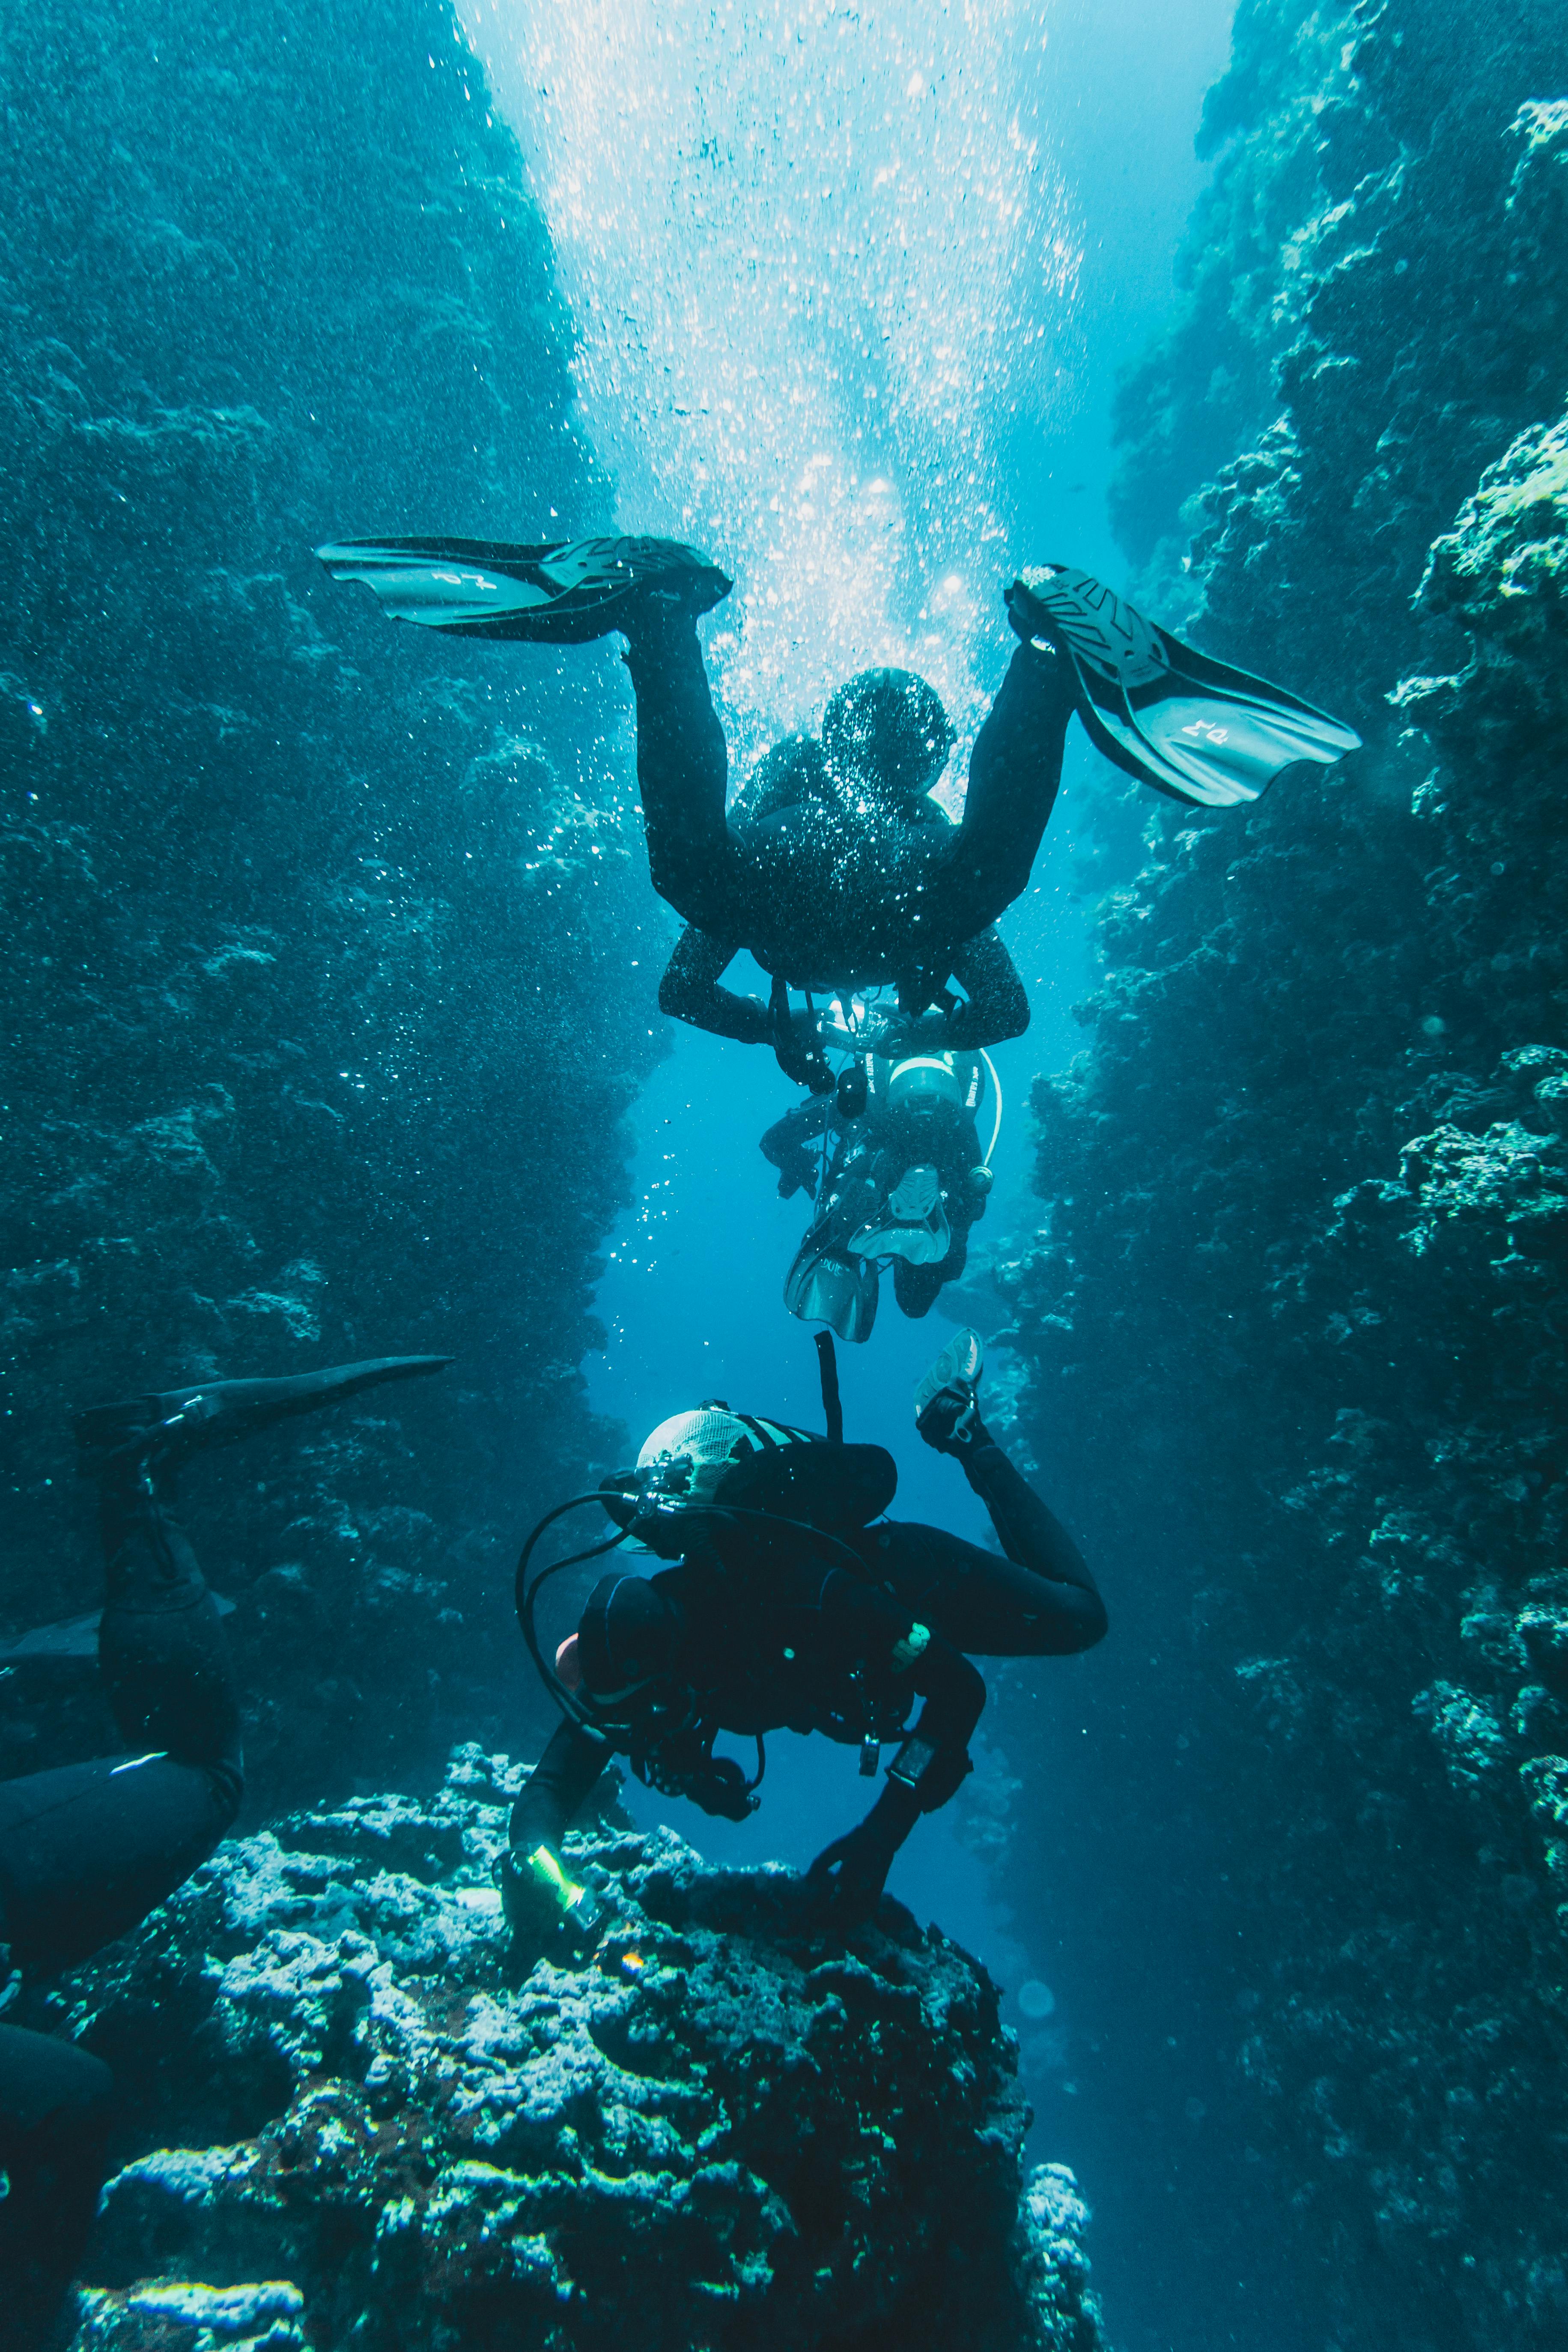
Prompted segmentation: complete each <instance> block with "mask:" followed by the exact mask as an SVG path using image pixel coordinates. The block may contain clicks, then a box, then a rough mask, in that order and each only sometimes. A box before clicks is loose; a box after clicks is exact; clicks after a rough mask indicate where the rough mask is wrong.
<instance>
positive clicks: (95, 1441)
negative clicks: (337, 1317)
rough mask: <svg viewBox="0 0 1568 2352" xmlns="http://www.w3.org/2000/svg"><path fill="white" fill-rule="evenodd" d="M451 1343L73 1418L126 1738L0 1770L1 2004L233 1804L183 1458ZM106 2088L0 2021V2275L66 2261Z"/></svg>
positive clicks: (217, 1671) (208, 1838)
mask: <svg viewBox="0 0 1568 2352" xmlns="http://www.w3.org/2000/svg"><path fill="white" fill-rule="evenodd" d="M450 1360H451V1359H450V1358H449V1357H446V1356H390V1357H384V1358H380V1359H378V1360H374V1361H370V1362H366V1363H358V1364H340V1365H335V1366H333V1367H331V1369H330V1370H323V1371H319V1372H310V1373H305V1374H302V1375H300V1376H298V1377H295V1378H292V1379H286V1380H257V1381H206V1382H204V1383H203V1384H202V1385H201V1386H200V1387H190V1388H184V1389H174V1390H171V1391H165V1392H164V1393H163V1394H159V1395H149V1396H142V1397H135V1398H132V1400H130V1401H129V1402H124V1403H119V1404H110V1405H100V1406H98V1407H96V1408H94V1409H93V1410H91V1411H89V1412H84V1413H81V1414H79V1416H78V1417H77V1420H76V1422H75V1432H76V1439H77V1445H78V1451H79V1469H80V1473H81V1475H82V1476H83V1477H86V1478H89V1479H91V1480H92V1481H93V1482H94V1483H95V1484H96V1486H97V1488H98V1524H99V1533H100V1538H101V1542H102V1547H103V1557H104V1604H103V1612H102V1616H101V1618H100V1621H99V1626H98V1656H99V1664H100V1671H101V1673H102V1676H103V1681H104V1684H105V1685H106V1688H107V1692H108V1696H109V1703H110V1707H111V1708H112V1710H113V1714H114V1718H115V1722H116V1724H117V1726H118V1727H119V1730H120V1734H121V1738H122V1739H123V1740H124V1742H125V1745H126V1749H127V1753H126V1754H125V1755H124V1756H122V1757H120V1758H118V1759H116V1758H109V1757H105V1758H102V1759H99V1760H98V1761H96V1762H92V1763H86V1764H68V1765H65V1766H62V1767H61V1768H59V1769H57V1770H54V1771H49V1772H35V1773H32V1774H29V1775H27V1776H26V1777H25V1778H23V1779H19V1780H5V1781H0V1962H4V1961H5V1960H8V1962H9V1966H8V1967H7V1966H4V1965H0V1983H3V1984H4V1986H5V1992H4V1994H3V1995H0V2008H4V2007H5V2006H7V2005H8V2002H9V2000H10V1998H11V1997H12V1996H14V1995H15V1993H16V1992H17V1991H19V1990H20V1989H21V1985H22V1982H23V1980H24V1978H25V1977H26V1976H29V1975H32V1974H34V1973H37V1974H40V1975H52V1974H53V1973H55V1972H56V1971H57V1970H58V1969H67V1968H71V1967H74V1966H75V1965H76V1964H77V1963H78V1962H79V1961H81V1960H84V1959H86V1958H88V1956H89V1953H92V1952H95V1951H97V1950H98V1949H99V1948H100V1945H103V1944H107V1943H110V1942H111V1941H112V1940H113V1938H114V1937H117V1936H122V1935H124V1934H125V1933H126V1931H127V1930H128V1929H129V1928H131V1927H135V1926H136V1925H137V1923H138V1922H139V1921H140V1920H142V1919H144V1918H145V1917H146V1916H147V1914H148V1913H149V1912H150V1911H152V1910H153V1909H154V1908H155V1907H156V1906H157V1905H158V1904H160V1903H162V1902H163V1900H164V1899H165V1897H166V1896H168V1895H171V1894H173V1892H174V1889H175V1887H177V1886H179V1885H181V1884H182V1883H183V1882H184V1880H185V1879H186V1878H188V1877H189V1876H190V1874H191V1873H192V1871H194V1870H195V1868H196V1867H197V1865H198V1864H200V1863H202V1862H204V1861H205V1859H206V1857H207V1855H208V1854H209V1853H211V1852H212V1850H213V1848H214V1847H215V1846H216V1844H217V1843H218V1840H219V1839H220V1838H221V1837H223V1836H224V1835H225V1833H226V1831H227V1830H228V1829H229V1828H230V1827H231V1826H232V1824H233V1822H234V1820H235V1817H236V1815H237V1812H238V1810H239V1804H240V1799H241V1797H242V1795H243V1793H244V1787H245V1774H244V1760H243V1758H242V1755H241V1749H240V1723H239V1701H238V1695H237V1689H236V1685H235V1677H234V1670H233V1666H232V1664H231V1661H230V1657H229V1651H228V1643H227V1638H226V1634H225V1632H224V1627H223V1622H222V1614H221V1612H220V1609H219V1605H218V1603H217V1601H216V1599H215V1597H214V1595H213V1594H212V1592H211V1591H209V1590H208V1588H207V1584H206V1581H205V1578H204V1577H203V1575H202V1571H201V1569H200V1568H199V1566H198V1565H197V1562H196V1558H195V1553H194V1551H193V1550H192V1549H191V1546H190V1542H189V1540H188V1538H187V1537H186V1535H185V1533H184V1528H182V1527H181V1526H180V1523H179V1520H178V1518H177V1517H175V1513H174V1504H175V1489H176V1484H177V1480H178V1475H179V1473H180V1470H181V1468H182V1467H183V1466H184V1464H185V1463H186V1462H187V1461H188V1460H189V1459H190V1457H191V1456H192V1455H193V1454H198V1453H202V1452H205V1450H207V1449H208V1448H210V1447H213V1446H219V1445H230V1444H234V1443H235V1442H236V1441H237V1440H238V1439H240V1438H244V1437H248V1436H250V1435H251V1434H252V1433H254V1432H255V1431H257V1430H258V1429H264V1428H266V1427H268V1425H269V1424H270V1423H273V1422H276V1421H280V1420H283V1419H285V1418H287V1417H289V1416H290V1415H292V1414H295V1413H301V1412H313V1411H315V1410H316V1409H317V1408H318V1407H319V1406H322V1405H329V1404H336V1403H338V1402H341V1401H342V1399H343V1398H345V1397H350V1396H353V1395H357V1394H358V1392H359V1391H361V1390H362V1389H367V1388H372V1387H374V1386H376V1385H377V1384H378V1383H380V1382H381V1381H395V1380H407V1379H409V1378H411V1377H415V1376H416V1375H418V1374H421V1373H426V1372H434V1371H438V1370H440V1369H441V1368H442V1366H443V1365H445V1364H447V1363H448V1362H449V1361H450ZM24 1646H25V1645H24V1644H16V1645H15V1647H16V1649H17V1650H18V1651H20V1650H22V1649H23V1648H24ZM37 1646H39V1647H42V1646H44V1645H43V1644H38V1645H37ZM112 2089H113V2081H112V2077H111V2075H110V2070H109V2068H108V2067H107V2066H106V2065H105V2064H104V2063H103V2062H102V2061H101V2060H100V2059H99V2058H95V2057H94V2056H93V2055H92V2054H91V2053H89V2051H86V2050H83V2049H81V2048H79V2046H78V2045H77V2044H76V2043H74V2042H64V2041H58V2040H57V2039H55V2038H54V2037H53V2036H52V2035H49V2034H47V2033H37V2032H30V2031H27V2030H26V2029H24V2028H21V2027H17V2026H13V2025H6V2024H4V2023H0V2184H3V2189H4V2193H3V2194H0V2258H3V2261H0V2267H4V2268H5V2271H6V2274H7V2277H8V2278H13V2279H15V2278H19V2277H20V2276H21V2275H22V2273H23V2269H24V2266H25V2264H26V2263H28V2262H29V2261H31V2262H32V2263H34V2265H35V2284H36V2283H37V2278H38V2277H39V2275H40V2272H39V2268H38V2266H39V2265H41V2274H42V2277H43V2280H44V2285H43V2287H41V2288H40V2290H39V2291H40V2292H47V2291H48V2289H47V2282H48V2280H49V2279H50V2278H52V2277H53V2276H54V2274H55V2272H56V2271H58V2257H59V2255H60V2253H61V2251H62V2250H63V2253H64V2257H65V2259H66V2260H67V2261H68V2258H69V2252H70V2244H71V2242H74V2238H75V2236H76V2235H79V2232H80V2231H82V2230H83V2229H85V2227H86V2226H87V2222H88V2221H89V2219H90V2215H91V2211H92V2205H93V2200H94V2199H95V2198H96V2194H97V2174H98V2169H99V2159H100V2149H101V2143H102V2139H103V2136H104V2133H105V2131H106V2129H107V2126H108V2120H109V2112H110V2099H111V2095H112Z"/></svg>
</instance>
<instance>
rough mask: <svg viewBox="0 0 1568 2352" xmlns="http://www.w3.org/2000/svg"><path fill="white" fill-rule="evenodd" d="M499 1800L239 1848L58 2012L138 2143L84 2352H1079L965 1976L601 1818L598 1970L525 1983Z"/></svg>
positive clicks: (902, 1942)
mask: <svg viewBox="0 0 1568 2352" xmlns="http://www.w3.org/2000/svg"><path fill="white" fill-rule="evenodd" d="M518 1778H519V1775H518V1773H517V1772H516V1771H515V1770H514V1769H512V1768H510V1766H509V1765H508V1763H507V1760H506V1759H505V1758H491V1757H487V1756H485V1755H484V1754H483V1753H482V1752H481V1751H480V1750H479V1749H478V1748H472V1747H470V1748H466V1749H461V1750H458V1753H457V1754H456V1756H455V1758H454V1760H453V1765H452V1769H451V1770H450V1773H449V1775H448V1780H447V1786H446V1788H445V1790H443V1792H442V1793H441V1794H440V1796H438V1797H437V1799H436V1800H435V1801H433V1802H431V1803H428V1804H420V1803H416V1802H415V1801H411V1800H408V1799H404V1798H397V1797H375V1798H368V1799H363V1800H357V1801H350V1802H349V1803H348V1804H346V1805H345V1806H343V1807H342V1808H341V1809H339V1810H336V1811H318V1812H313V1813H306V1814H300V1815H297V1816H295V1817H294V1818H292V1819H291V1820H289V1821H288V1822H284V1823H281V1824H280V1825H279V1830H278V1831H277V1832H276V1833H275V1834H268V1835H264V1836H259V1837H256V1838H253V1839H250V1840H248V1841H246V1842H244V1843H236V1844H232V1845H226V1846H224V1847H222V1848H221V1849H220V1850H219V1852H218V1853H216V1855H215V1856H214V1858H213V1860H212V1861H211V1862H210V1863H209V1864H206V1865H205V1868H204V1869H203V1870H202V1871H201V1872H199V1873H198V1874H197V1876H196V1877H195V1880H193V1881H192V1882H191V1884H190V1885H187V1886H186V1887H184V1889H182V1890H181V1892H180V1893H179V1894H178V1895H175V1896H174V1899H173V1901H172V1902H171V1903H170V1904H169V1906H167V1908H166V1910H165V1911H163V1913H160V1914H157V1915H155V1916H153V1919H152V1920H150V1921H149V1922H148V1923H147V1925H146V1926H145V1927H143V1928H142V1929H141V1930H140V1931H139V1932H138V1933H137V1934H136V1935H135V1936H134V1937H131V1938H129V1939H128V1940H127V1941H126V1942H125V1943H124V1944H123V1945H121V1946H120V1947H118V1948H115V1949H114V1950H113V1951H112V1952H110V1953H109V1954H106V1955H105V1956H104V1957H103V1958H101V1959H100V1960H99V1961H98V1962H96V1963H95V1964H94V1965H92V1966H91V1967H89V1968H88V1969H84V1970H83V1971H82V1972H81V1973H80V1975H79V1976H78V1977H77V1978H76V1979H72V1980H70V1981H69V1982H68V1984H67V1985H66V1986H65V1987H64V1988H63V1989H62V1990H61V1991H60V1992H59V1993H58V1994H57V1995H56V1996H55V1997H54V1999H53V2000H52V2001H51V2002H50V2004H49V2008H50V2010H51V2011H52V2013H53V2019H54V2022H55V2023H56V2026H57V2030H63V2031H67V2032H71V2033H72V2034H74V2035H76V2036H78V2037H79V2038H80V2039H82V2040H83V2041H84V2042H86V2043H87V2044H88V2046H89V2047H91V2048H93V2049H95V2050H97V2051H99V2052H100V2053H101V2054H103V2055H104V2056H106V2057H109V2058H110V2059H111V2061H112V2063H114V2065H115V2067H116V2069H117V2072H118V2073H119V2075H120V2078H121V2086H122V2092H123V2095H124V2099H125V2102H126V2106H127V2111H128V2117H129V2120H128V2122H127V2125H126V2126H125V2128H124V2129H123V2131H122V2133H121V2146H120V2147H119V2149H118V2155H117V2165H116V2168H115V2170H114V2171H113V2174H112V2177H111V2178H110V2181H109V2183H108V2186H107V2188H106V2189H105V2192H104V2196H103V2200H102V2205H101V2209H100V2218H99V2221H98V2225H97V2229H96V2231H95V2234H94V2238H93V2242H92V2245H91V2248H90V2251H89V2257H88V2261H87V2263H86V2268H85V2284H83V2285H82V2286H81V2287H80V2288H79V2291H78V2296H77V2318H76V2324H75V2335H74V2338H73V2352H241V2347H244V2352H250V2347H255V2352H262V2347H266V2352H297V2347H299V2352H305V2347H309V2352H338V2347H344V2352H346V2348H347V2347H351V2346H352V2347H355V2352H361V2347H363V2352H394V2347H395V2352H425V2347H429V2352H445V2347H452V2346H455V2345H458V2344H461V2345H463V2346H465V2347H473V2352H485V2347H496V2352H500V2347H503V2346H504V2347H509V2352H524V2348H525V2347H540V2352H544V2347H549V2352H577V2347H582V2352H588V2347H594V2352H599V2347H606V2352H607V2347H616V2352H620V2347H626V2346H628V2345H635V2346H637V2347H642V2348H643V2352H692V2347H713V2352H718V2347H760V2346H764V2345H766V2346H776V2345H786V2344H787V2345H790V2346H792V2347H802V2352H807V2347H844V2352H849V2347H864V2352H871V2347H881V2346H884V2345H889V2344H893V2343H897V2344H900V2345H903V2346H908V2347H912V2352H919V2347H922V2346H930V2347H933V2352H934V2347H939V2346H940V2347H947V2346H951V2345H953V2344H959V2343H962V2344H963V2345H965V2346H966V2347H974V2352H1026V2347H1037V2352H1100V2346H1101V2341H1102V2339H1101V2336H1100V2329H1099V2324H1098V2318H1097V2315H1096V2313H1095V2308H1094V2305H1093V2300H1092V2298H1091V2297H1090V2296H1089V2294H1088V2293H1087V2290H1086V2276H1087V2264H1086V2263H1085V2262H1084V2259H1083V2255H1082V2252H1081V2247H1080V2244H1079V2233H1080V2231H1081V2228H1082V2225H1083V2222H1084V2221H1085V2220H1086V2218H1087V2217H1086V2215H1085V2213H1084V2210H1083V2207H1082V2205H1081V2203H1080V2202H1079V2199H1078V2197H1077V2194H1076V2191H1075V2189H1074V2186H1073V2182H1072V2177H1071V2175H1070V2174H1069V2173H1068V2172H1066V2171H1065V2170H1064V2169H1063V2168H1060V2167H1058V2166H1044V2167H1041V2168H1037V2170H1036V2171H1035V2173H1034V2174H1033V2176H1032V2177H1031V2178H1030V2179H1029V2180H1028V2182H1027V2183H1026V2184H1025V2183H1024V2182H1023V2180H1022V2178H1021V2173H1020V2163H1019V2149H1020V2146H1021V2142H1022V2137H1023V2132H1024V2126H1025V2124H1026V2110H1025V2108H1024V2105H1023V2102H1022V2098H1021V2095H1020V2094H1019V2092H1018V2090H1017V2087H1016V2079H1015V2058H1014V2051H1013V2046H1012V2041H1011V2037H1010V2036H1009V2035H1007V2034H1005V2032H1003V2031H1002V2029H1001V2028H1000V2027H999V2026H998V2022H997V2016H996V1993H995V1990H994V1987H993V1986H992V1985H991V1984H990V1983H989V1981H988V1980H987V1979H986V1978H985V1976H984V1973H983V1972H982V1971H980V1970H978V1969H976V1968H975V1967H974V1965H973V1963H972V1962H971V1961H970V1960H969V1959H968V1958H966V1957H965V1956H964V1954H963V1952H961V1951H960V1950H959V1949H958V1948H957V1947H956V1946H954V1945H952V1944H951V1943H949V1942H948V1941H947V1940H946V1938H945V1937H942V1935H941V1934H940V1933H938V1932H937V1931H936V1930H934V1929H931V1930H928V1931H923V1932H922V1931H921V1930H920V1929H918V1928H917V1927H915V1926H914V1924H913V1922H912V1921H911V1920H910V1919H909V1917H908V1915H907V1914H900V1913H899V1912H898V1909H897V1906H889V1908H888V1910H886V1911H885V1912H884V1914H883V1925H882V1926H881V1927H879V1928H878V1929H874V1930H868V1931H867V1932H865V1933H864V1934H861V1935H859V1936H857V1937H854V1938H852V1939H851V1941H850V1943H849V1945H848V1947H847V1948H846V1947H845V1945H844V1943H843V1942H842V1940H840V1939H837V1938H828V1937H824V1936H823V1935H822V1933H821V1932H820V1930H819V1929H818V1928H816V1927H814V1925H813V1923H812V1920H811V1917H810V1915H809V1913H808V1911H807V1910H806V1908H805V1898H804V1894H803V1889H802V1885H801V1882H800V1881H799V1880H798V1879H797V1878H796V1877H795V1875H794V1874H792V1873H790V1872H787V1871H785V1870H784V1869H783V1868H782V1867H779V1866H777V1865H774V1866H773V1867H770V1868H765V1869H763V1870H760V1871H746V1872H728V1871H713V1870H710V1869H708V1868H707V1867H705V1866H704V1864H702V1863H701V1862H700V1859H699V1858H698V1856H697V1855H696V1854H694V1853H692V1852H691V1850H690V1849H689V1847H687V1846H685V1845H684V1844H683V1843H681V1841H680V1840H679V1838H677V1837H675V1836H674V1835H673V1834H671V1833H670V1832H658V1833H656V1834H655V1835H653V1836H651V1837H638V1836H636V1835H634V1834H632V1833H631V1832H630V1831H629V1829H628V1828H627V1826H626V1823H625V1821H624V1819H621V1818H618V1817H617V1816H618V1809H617V1808H616V1807H615V1805H614V1802H613V1801H611V1803H610V1806H609V1809H608V1811H607V1812H606V1813H605V1816H604V1817H603V1818H602V1819H601V1820H599V1821H598V1822H595V1823H594V1824H592V1825H590V1827H589V1828H588V1829H587V1830H585V1831H584V1833H583V1834H581V1835H580V1836H576V1837H574V1838H573V1839H570V1840H569V1841H568V1852H569V1853H570V1854H571V1855H572V1857H573V1859H574V1863H575V1864H576V1866H578V1867H580V1868H581V1869H582V1870H583V1871H584V1873H585V1874H587V1875H588V1876H589V1877H590V1878H591V1879H592V1880H593V1881H594V1883H595V1885H597V1886H598V1887H599V1888H600V1889H601V1891H602V1892H603V1893H604V1894H605V1895H606V1897H607V1898H608V1899H609V1900H610V1902H611V1903H612V1904H613V1906H614V1907H615V1911H616V1918H615V1921H614V1924H613V1925H612V1927H611V1928H610V1930H609V1932H608V1934H607V1935H606V1937H605V1940H604V1942H603V1944H602V1946H601V1947H600V1949H599V1951H598V1953H597V1954H596V1956H595V1959H594V1960H593V1961H592V1962H591V1963H589V1964H587V1965H584V1966H583V1967H581V1968H574V1969H568V1968H564V1967H557V1966H553V1965H552V1964H551V1963H550V1962H548V1961H541V1962H540V1963H539V1964H537V1965H536V1966H535V1967H534V1968H533V1969H531V1972H529V1973H526V1974H521V1973H520V1970H519V1969H518V1968H517V1966H516V1965H515V1964H514V1962H513V1960H512V1958H511V1957H510V1950H509V1941H508V1938H507V1937H506V1935H505V1932H504V1930H503V1929H502V1927H501V1926H500V1919H499V1914H498V1906H497V1898H496V1896H495V1895H494V1893H493V1891H492V1888H491V1885H490V1877H489V1871H490V1864H491V1862H492V1860H493V1858H494V1855H495V1853H497V1851H498V1850H499V1847H500V1843H501V1842H502V1840H503V1838H504V1835H505V1822H506V1814H505V1810H504V1808H505V1806H506V1804H507V1803H508V1801H510V1793H511V1792H513V1791H514V1790H515V1787H516V1785H517V1780H518Z"/></svg>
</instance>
